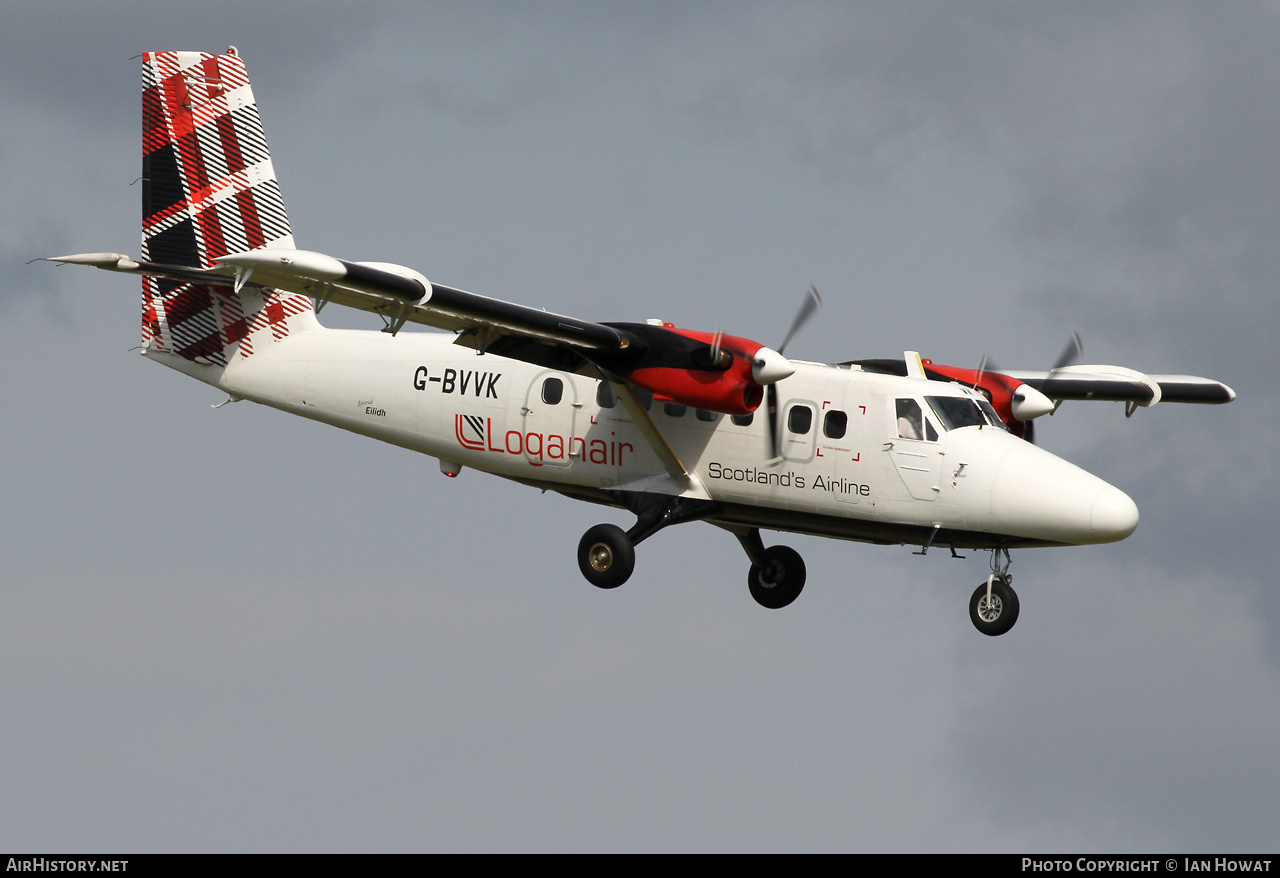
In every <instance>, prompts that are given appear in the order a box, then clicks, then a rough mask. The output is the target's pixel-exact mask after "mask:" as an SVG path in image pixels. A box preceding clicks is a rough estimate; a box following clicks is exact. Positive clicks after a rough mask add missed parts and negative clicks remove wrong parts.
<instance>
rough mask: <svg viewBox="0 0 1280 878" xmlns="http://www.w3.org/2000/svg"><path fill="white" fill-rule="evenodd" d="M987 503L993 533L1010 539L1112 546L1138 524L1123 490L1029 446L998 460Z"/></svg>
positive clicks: (1131, 502)
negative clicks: (993, 526)
mask: <svg viewBox="0 0 1280 878" xmlns="http://www.w3.org/2000/svg"><path fill="white" fill-rule="evenodd" d="M1010 438H1012V437H1010ZM991 500H992V503H991V511H992V513H994V517H995V523H996V526H997V529H998V530H999V531H1000V532H1001V533H1005V534H1009V535H1010V536H1020V537H1027V538H1030V539H1037V540H1045V541H1047V542H1055V543H1065V544H1069V545H1084V544H1088V543H1113V542H1116V541H1117V540H1123V539H1124V538H1125V537H1127V536H1129V534H1131V533H1133V531H1134V528H1136V527H1137V526H1138V507H1137V506H1136V505H1135V504H1134V502H1133V501H1132V500H1131V499H1129V497H1128V495H1126V494H1125V493H1124V492H1123V491H1121V490H1120V489H1118V488H1115V487H1113V486H1111V485H1109V484H1107V483H1106V482H1104V481H1103V480H1102V479H1100V478H1098V477H1097V476H1095V475H1093V474H1091V473H1088V472H1085V471H1084V470H1082V469H1080V467H1078V466H1075V465H1074V464H1071V463H1068V462H1067V461H1065V460H1063V459H1062V458H1060V457H1055V456H1054V455H1052V454H1050V453H1049V452H1047V451H1045V450H1044V449H1041V448H1037V447H1035V446H1033V445H1030V444H1027V443H1020V447H1016V448H1011V449H1009V451H1008V453H1007V454H1006V455H1005V457H1004V459H1003V460H1002V461H1001V463H1000V467H999V470H998V472H997V473H996V477H995V481H994V484H993V485H992V494H991Z"/></svg>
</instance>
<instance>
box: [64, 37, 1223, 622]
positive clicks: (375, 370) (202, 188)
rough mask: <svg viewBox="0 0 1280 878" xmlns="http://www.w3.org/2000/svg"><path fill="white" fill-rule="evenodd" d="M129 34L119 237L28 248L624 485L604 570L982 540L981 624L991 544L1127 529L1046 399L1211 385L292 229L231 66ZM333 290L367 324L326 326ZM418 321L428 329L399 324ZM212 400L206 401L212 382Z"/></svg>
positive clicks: (248, 373)
mask: <svg viewBox="0 0 1280 878" xmlns="http://www.w3.org/2000/svg"><path fill="white" fill-rule="evenodd" d="M142 61H143V100H142V123H143V124H142V128H143V132H142V140H143V161H142V167H143V171H142V203H143V210H142V215H143V220H142V246H141V256H140V257H139V258H136V259H135V258H131V257H129V256H126V255H124V254H120V253H79V254H70V255H66V256H57V257H49V258H48V261H51V262H56V263H69V264H77V265H88V266H93V267H96V268H100V269H104V270H108V271H113V272H121V273H124V274H131V275H137V276H140V277H141V278H142V347H141V352H142V356H144V357H146V358H147V359H149V360H154V361H156V362H158V363H161V364H163V365H165V366H168V367H170V368H172V369H176V370H177V371H179V372H182V373H183V374H185V375H189V376H191V377H192V378H196V379H198V380H200V381H203V382H205V383H207V384H210V385H212V386H214V387H216V388H219V389H220V390H221V391H224V392H226V393H227V395H228V398H227V400H226V401H227V402H230V401H239V400H250V401H252V402H256V403H260V404H262V405H266V406H271V407H272V408H276V409H279V410H281V411H284V412H289V413H291V414H295V415H301V416H302V417H305V418H311V419H313V420H316V421H321V422H323V423H326V424H331V425H333V426H336V427H340V428H342V429H344V430H350V431H352V432H355V433H359V434H362V435H364V436H369V437H371V438H374V439H379V440H381V441H383V442H388V443H391V444H393V445H398V446H401V447H403V448H408V449H411V450H413V451H417V452H421V453H423V454H427V455H430V456H432V457H435V458H438V460H439V465H440V470H441V472H443V473H444V475H446V476H449V477H455V476H457V475H458V474H459V473H460V472H461V471H462V470H463V468H464V467H470V468H472V469H476V470H480V471H482V472H487V473H491V474H493V475H496V476H500V477H502V478H505V479H510V480H512V481H515V482H518V483H521V484H524V485H529V486H532V487H535V488H540V489H543V490H551V491H556V492H558V493H560V494H562V495H564V496H566V497H570V498H572V499H576V500H584V501H588V502H592V503H597V504H602V505H605V506H611V507H617V508H621V509H625V510H627V511H629V512H630V513H633V514H634V515H635V517H636V521H635V524H634V525H632V526H631V527H630V528H629V529H627V530H623V529H622V528H620V527H618V526H616V525H614V524H599V525H596V526H594V527H592V528H591V529H590V530H588V531H587V532H586V533H585V534H584V535H583V536H582V539H581V540H580V541H579V544H578V550H577V560H578V566H579V569H580V570H581V572H582V574H583V576H584V577H585V578H586V579H587V580H588V581H589V582H590V583H591V584H593V585H596V586H598V587H600V588H604V589H611V588H616V587H618V586H620V585H622V584H623V583H624V582H626V581H627V580H628V578H629V577H630V576H631V574H632V572H633V570H634V567H635V563H636V552H635V547H636V546H637V545H638V544H639V543H641V542H643V541H644V540H646V539H648V538H649V537H651V536H653V535H654V534H656V533H657V532H659V531H660V530H662V529H663V528H665V527H668V526H670V525H674V524H680V523H684V522H689V521H705V522H709V523H711V524H713V525H716V526H718V527H720V528H722V529H723V530H726V531H728V532H729V533H731V534H732V535H733V536H734V537H736V538H737V539H738V541H739V543H740V544H741V545H742V547H743V549H744V550H745V552H746V555H747V557H748V559H749V561H750V569H749V572H748V577H747V578H748V587H749V592H750V594H751V596H752V597H753V598H754V599H755V600H756V601H757V602H758V603H759V604H760V605H761V606H763V607H766V608H769V609H779V608H782V607H785V606H787V605H788V604H790V603H791V602H792V601H794V600H795V599H796V597H797V596H798V595H799V594H800V592H801V589H803V587H804V584H805V576H806V573H805V565H804V561H803V559H802V558H801V556H800V555H799V554H798V553H797V552H796V551H795V550H793V549H791V548H790V547H788V546H785V545H774V546H770V547H766V546H765V544H764V542H763V540H762V538H761V535H760V532H761V531H762V530H773V531H782V532H791V533H799V534H809V535H816V536H821V537H831V538H835V539H843V540H853V541H861V542H866V543H875V544H883V545H908V546H919V547H920V549H919V551H918V552H916V554H925V553H927V552H928V551H929V550H930V549H931V548H937V549H941V548H944V547H945V548H947V549H949V550H950V552H951V554H952V555H956V554H957V550H964V549H969V550H984V551H988V552H990V555H991V565H990V566H991V573H990V575H989V576H988V577H987V579H986V580H985V581H984V582H981V583H980V584H979V585H978V587H977V588H976V589H975V590H974V592H973V594H972V597H971V598H970V602H969V614H970V619H971V620H972V622H973V624H974V626H975V627H976V628H977V629H978V631H980V632H982V633H983V634H987V635H991V636H996V635H1000V634H1004V633H1005V632H1007V631H1008V630H1009V629H1010V628H1011V627H1012V626H1013V624H1014V623H1015V622H1016V621H1017V617H1018V612H1019V601H1018V596H1017V594H1016V593H1015V592H1014V590H1013V588H1012V576H1011V574H1010V572H1009V568H1010V560H1011V559H1010V554H1009V553H1010V550H1011V549H1015V548H1028V547H1039V546H1068V545H1086V544H1095V543H1108V542H1114V541H1118V540H1123V539H1125V538H1126V537H1128V536H1129V535H1130V534H1131V533H1133V531H1134V529H1135V528H1136V527H1137V524H1138V509H1137V507H1136V505H1135V504H1134V502H1133V500H1131V499H1130V498H1129V497H1128V496H1127V495H1126V494H1125V493H1124V492H1123V491H1121V490H1120V489H1119V488H1116V487H1114V486H1112V485H1110V484H1108V483H1106V482H1105V481H1103V480H1102V479H1100V478H1098V477H1097V476H1094V475H1092V474H1090V473H1088V472H1086V471H1085V470H1083V469H1081V468H1079V467H1077V466H1075V465H1073V464H1071V463H1068V462H1067V461H1065V460H1063V459H1061V458H1059V457H1056V456H1055V455H1053V454H1051V453H1050V452H1048V451H1046V450H1044V449H1043V448H1041V447H1039V446H1038V445H1036V444H1035V443H1034V441H1032V440H1033V439H1034V436H1033V431H1032V428H1033V423H1034V420H1035V419H1036V418H1038V417H1041V416H1043V415H1045V414H1049V413H1051V412H1054V411H1056V409H1057V408H1058V407H1059V406H1060V405H1061V404H1062V403H1063V402H1064V401H1067V400H1110V401H1119V402H1124V403H1125V406H1126V411H1125V414H1126V415H1127V416H1129V415H1132V414H1133V413H1134V412H1135V410H1136V409H1137V408H1140V407H1149V406H1152V405H1155V404H1157V403H1160V402H1180V403H1200V404H1221V403H1228V402H1231V401H1232V400H1233V399H1235V392H1234V391H1233V390H1232V389H1231V388H1230V387H1227V386H1226V385H1225V384H1222V383H1220V382H1218V381H1214V380H1211V379H1208V378H1200V377H1196V376H1188V375H1145V374H1143V373H1141V372H1138V371H1135V370H1132V369H1126V368H1122V367H1118V366H1106V365H1078V364H1077V363H1076V360H1078V359H1079V356H1080V354H1081V352H1082V346H1081V345H1080V342H1079V338H1078V336H1076V337H1073V339H1072V342H1071V344H1069V345H1068V349H1067V351H1065V352H1064V354H1063V356H1062V357H1060V358H1059V360H1058V362H1057V363H1055V364H1054V365H1053V367H1052V368H1050V369H1049V370H1047V371H1041V372H1016V371H1015V372H1006V371H997V370H996V369H995V368H994V367H992V366H990V364H979V366H978V368H976V369H968V368H957V367H950V366H943V365H939V364H935V363H933V362H932V361H931V360H928V359H924V358H922V357H920V355H919V354H918V353H916V352H914V351H906V352H904V355H903V358H902V359H900V360H898V359H891V360H870V359H865V360H851V361H848V362H843V363H836V364H828V363H816V362H807V361H804V360H798V359H792V358H789V357H787V356H786V355H785V354H784V351H785V350H786V347H787V345H788V344H789V343H790V341H791V339H792V338H793V337H794V336H795V335H796V333H797V332H798V331H799V329H800V328H801V326H802V325H803V324H804V323H805V322H806V321H807V320H808V318H809V317H810V316H811V315H812V314H813V312H814V310H815V309H816V307H817V306H818V304H819V303H820V297H819V295H818V293H817V290H815V289H812V288H811V289H810V290H809V293H808V294H807V295H806V296H805V297H804V299H803V303H802V306H801V309H800V311H799V313H798V314H797V315H796V318H795V320H794V322H793V323H792V325H791V328H790V331H789V332H788V333H787V335H786V337H785V338H784V339H783V342H782V343H781V344H780V345H779V346H778V347H777V348H770V347H767V346H765V345H763V344H761V343H759V342H755V341H752V340H750V339H746V338H741V337H737V336H731V335H727V334H724V333H722V332H718V331H717V332H702V331H693V330H688V329H682V328H678V327H676V326H675V325H673V324H672V323H667V322H663V321H660V320H650V321H648V322H645V323H627V322H606V323H595V322H590V321H586V320H580V319H577V318H574V317H567V316H563V315H559V314H553V313H549V312H547V311H544V310H541V309H538V308H533V307H529V306H525V305H519V304H513V303H510V302H505V301H500V300H498V299H493V298H488V297H485V296H481V295H477V294H475V293H470V292H466V291H464V290H461V289H458V288H455V287H451V286H446V285H444V284H441V283H436V282H434V281H430V280H428V279H427V277H426V276H425V275H423V274H422V273H420V272H418V271H416V270H414V269H412V268H408V267H406V266H403V265H396V264H391V263H384V262H354V261H348V260H344V259H339V258H336V257H333V256H329V255H326V254H322V253H317V252H314V251H309V250H301V249H298V248H297V247H296V246H295V243H294V240H293V236H292V234H291V231H290V226H289V220H288V215H287V214H286V212H285V207H284V201H283V198H282V196H281V192H280V187H279V183H278V181H277V178H276V173H275V170H274V167H273V165H272V162H271V157H270V153H269V150H268V148H267V141H266V137H265V135H264V133H263V127H262V123H261V119H260V118H259V115H258V109H257V105H256V102H255V100H254V96H253V91H252V88H251V86H250V82H249V77H248V74H247V72H246V69H245V65H244V62H243V60H242V59H241V57H240V56H239V53H238V52H237V51H236V50H235V48H234V47H232V48H230V49H229V50H228V51H227V52H226V53H225V54H222V55H212V54H205V53H199V52H148V53H145V54H144V55H143V56H142ZM330 304H337V305H341V306H345V307H349V308H355V309H359V310H362V311H368V312H372V313H374V314H377V315H379V316H380V317H381V319H382V321H383V324H384V326H383V329H382V330H381V331H377V330H343V329H333V328H326V327H324V326H322V325H321V324H320V322H319V320H318V317H317V315H319V314H320V312H321V311H322V310H323V309H324V308H325V307H327V306H329V305H330ZM409 324H418V325H423V326H426V327H430V328H433V329H436V330H444V332H402V331H401V330H403V329H404V328H405V327H406V326H407V325H409ZM223 404H225V402H224V403H219V405H223Z"/></svg>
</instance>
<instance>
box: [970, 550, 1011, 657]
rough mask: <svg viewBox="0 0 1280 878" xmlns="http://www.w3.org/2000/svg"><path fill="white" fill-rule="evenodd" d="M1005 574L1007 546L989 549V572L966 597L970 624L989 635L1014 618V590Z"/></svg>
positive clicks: (1004, 628) (1001, 631)
mask: <svg viewBox="0 0 1280 878" xmlns="http://www.w3.org/2000/svg"><path fill="white" fill-rule="evenodd" d="M1012 583H1013V577H1012V576H1010V575H1009V550H1008V549H992V550H991V575H990V576H988V577H987V581H986V582H984V583H983V584H982V585H980V586H978V588H977V590H975V591H974V593H973V597H971V598H969V618H970V619H972V620H973V626H974V627H975V628H977V629H978V630H979V631H981V632H982V633H983V634H986V635H988V636H989V637H997V636H999V635H1001V634H1004V633H1005V632H1006V631H1008V630H1009V629H1010V628H1012V627H1013V623H1014V622H1017V621H1018V593H1017V592H1016V591H1014V590H1013V585H1012Z"/></svg>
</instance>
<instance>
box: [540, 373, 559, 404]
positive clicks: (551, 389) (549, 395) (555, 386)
mask: <svg viewBox="0 0 1280 878" xmlns="http://www.w3.org/2000/svg"><path fill="white" fill-rule="evenodd" d="M563 398H564V382H563V381H561V380H560V379H559V378H548V379H547V380H546V381H543V382H542V401H543V402H545V403H546V404H547V405H558V404H559V403H560V400H561V399H563Z"/></svg>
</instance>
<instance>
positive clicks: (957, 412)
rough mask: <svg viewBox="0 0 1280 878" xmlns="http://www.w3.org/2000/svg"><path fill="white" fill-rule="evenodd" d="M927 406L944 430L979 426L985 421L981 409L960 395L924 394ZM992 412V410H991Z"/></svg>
mask: <svg viewBox="0 0 1280 878" xmlns="http://www.w3.org/2000/svg"><path fill="white" fill-rule="evenodd" d="M925 400H926V401H927V402H928V403H929V408H931V409H933V413H934V414H935V415H937V416H938V420H939V421H940V422H941V423H942V429H944V430H958V429H960V428H961V427H981V426H984V425H985V424H986V423H987V418H986V416H985V415H984V414H983V412H982V409H981V408H979V407H978V404H977V403H976V402H974V401H973V400H972V399H968V398H967V397H962V396H926V397H925ZM993 414H994V412H993Z"/></svg>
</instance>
